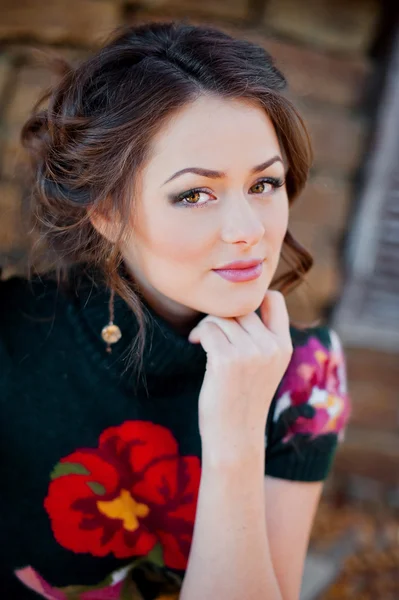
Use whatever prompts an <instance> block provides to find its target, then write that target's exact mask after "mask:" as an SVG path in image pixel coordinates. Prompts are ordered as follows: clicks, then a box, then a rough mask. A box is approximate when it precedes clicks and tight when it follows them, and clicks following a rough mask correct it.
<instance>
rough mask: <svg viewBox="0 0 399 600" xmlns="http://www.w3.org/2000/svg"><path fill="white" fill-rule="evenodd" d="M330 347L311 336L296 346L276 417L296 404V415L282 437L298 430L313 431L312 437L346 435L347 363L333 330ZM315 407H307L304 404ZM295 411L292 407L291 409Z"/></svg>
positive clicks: (287, 436) (289, 437)
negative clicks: (304, 408) (302, 344)
mask: <svg viewBox="0 0 399 600" xmlns="http://www.w3.org/2000/svg"><path fill="white" fill-rule="evenodd" d="M330 339H331V349H329V350H328V349H327V348H325V347H324V346H323V345H322V344H321V343H320V341H319V340H318V339H317V338H316V337H315V336H312V337H310V338H309V340H308V343H307V344H306V345H304V346H298V347H297V348H295V351H294V353H293V356H292V358H291V362H290V364H289V366H288V369H287V371H286V373H285V375H284V379H283V381H282V385H281V387H280V389H279V398H278V400H277V402H276V406H275V411H274V415H273V420H274V421H278V419H279V418H280V417H281V415H282V413H283V412H284V411H285V410H287V409H289V408H294V407H296V409H297V410H296V411H295V413H294V414H295V416H296V418H295V419H293V420H290V422H289V425H288V428H287V431H286V434H285V436H284V439H283V441H284V442H288V441H289V440H290V439H291V438H292V437H293V436H295V435H297V434H310V435H311V437H312V438H314V437H317V436H319V435H325V434H328V433H336V434H338V435H339V437H340V438H342V436H343V431H344V428H345V425H346V423H347V421H348V419H349V416H350V401H349V397H348V394H347V383H346V367H345V361H344V355H343V351H342V347H341V343H340V340H339V338H338V336H337V334H336V333H335V331H332V330H330ZM305 405H306V406H309V407H312V408H313V410H312V411H309V409H307V410H306V415H304V414H301V412H302V413H303V412H305V411H304V410H303V407H304V406H305ZM291 412H293V411H291Z"/></svg>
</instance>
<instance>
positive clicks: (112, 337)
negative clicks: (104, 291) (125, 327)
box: [101, 289, 122, 353]
mask: <svg viewBox="0 0 399 600" xmlns="http://www.w3.org/2000/svg"><path fill="white" fill-rule="evenodd" d="M114 299H115V291H114V290H113V289H111V295H110V298H109V323H108V325H106V326H105V327H103V329H102V331H101V337H102V338H103V340H104V342H106V344H107V352H109V353H111V352H112V348H111V344H116V342H119V340H120V339H121V337H122V332H121V330H120V329H119V327H118V325H115V323H114Z"/></svg>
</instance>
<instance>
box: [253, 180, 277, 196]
mask: <svg viewBox="0 0 399 600" xmlns="http://www.w3.org/2000/svg"><path fill="white" fill-rule="evenodd" d="M272 189H273V185H272V184H271V183H269V182H267V181H258V183H255V185H253V186H252V188H251V190H254V191H253V192H252V193H254V194H264V193H265V192H270V191H271V190H272Z"/></svg>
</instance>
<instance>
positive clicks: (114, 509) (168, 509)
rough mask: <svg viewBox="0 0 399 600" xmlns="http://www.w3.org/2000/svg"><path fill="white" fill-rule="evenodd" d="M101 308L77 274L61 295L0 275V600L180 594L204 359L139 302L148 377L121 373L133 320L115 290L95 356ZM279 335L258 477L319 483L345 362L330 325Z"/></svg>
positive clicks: (104, 297)
mask: <svg viewBox="0 0 399 600" xmlns="http://www.w3.org/2000/svg"><path fill="white" fill-rule="evenodd" d="M108 301H109V292H108V291H107V289H106V288H105V287H103V286H102V285H98V286H93V284H92V283H91V282H90V280H89V279H86V278H83V279H81V280H80V282H79V284H76V285H74V287H73V290H72V292H70V291H69V292H68V291H67V290H66V289H63V288H59V287H57V284H56V283H55V282H54V281H53V280H52V279H51V278H36V279H34V280H33V281H32V282H27V281H26V280H24V279H23V278H18V277H13V278H11V279H9V280H8V281H2V282H1V283H0V482H1V488H0V489H1V491H0V540H1V543H0V591H1V593H0V597H1V598H2V599H3V598H4V599H5V600H34V599H35V598H38V597H40V596H41V597H44V598H50V599H52V598H54V599H56V600H63V599H65V600H67V599H70V600H72V599H73V600H79V599H81V600H93V599H95V600H102V599H108V600H110V599H117V598H121V599H125V598H128V599H129V600H134V599H137V600H139V599H141V600H143V599H145V600H151V599H155V598H160V597H161V595H163V594H167V593H169V594H171V596H170V597H171V598H172V597H177V593H178V589H179V587H180V586H181V581H182V578H183V577H184V572H185V569H186V567H187V561H188V555H189V550H190V544H191V539H192V533H193V526H194V521H195V511H196V501H197V495H198V488H199V483H200V477H201V438H200V433H199V427H198V397H199V392H200V389H201V385H202V382H203V378H204V373H205V366H206V353H205V351H204V350H203V348H202V346H201V345H200V344H191V343H190V342H189V341H188V339H187V337H186V336H183V335H180V334H179V333H177V332H176V331H175V330H174V329H173V328H172V327H171V326H170V325H169V324H168V323H167V322H166V321H165V320H164V319H163V318H161V317H160V316H159V315H158V314H157V313H156V312H155V311H154V310H153V309H152V308H151V307H150V306H149V305H148V304H147V303H146V302H145V300H143V303H144V306H145V308H146V309H147V311H148V313H149V315H150V318H151V325H152V326H151V328H150V329H149V331H148V334H147V339H146V346H145V352H144V373H145V376H146V377H145V380H144V379H143V380H141V379H140V380H138V379H137V378H135V377H132V372H133V369H131V368H130V367H129V365H128V363H127V358H128V354H129V348H130V347H131V343H132V340H134V338H135V335H136V334H137V322H136V320H135V317H134V314H133V313H132V311H131V310H130V309H129V308H128V306H127V305H126V303H125V302H124V301H123V300H122V299H121V298H120V297H118V296H117V297H116V299H115V317H114V322H115V323H116V324H118V326H119V327H120V329H121V331H122V338H121V340H120V341H119V342H117V343H116V344H115V345H114V346H113V348H112V353H111V354H110V353H108V352H106V345H105V343H104V341H103V339H102V338H101V330H102V328H103V327H104V325H106V324H107V322H108ZM258 311H259V309H258ZM258 311H257V312H258ZM258 314H259V312H258ZM290 332H291V337H292V341H293V347H294V351H293V354H292V358H291V361H290V364H289V366H288V368H287V370H286V372H285V374H284V376H283V378H282V380H281V382H280V385H279V387H278V389H277V391H276V394H275V396H274V398H273V401H272V404H271V408H270V411H269V414H268V418H267V426H266V431H265V474H266V475H269V476H272V477H278V478H282V479H288V480H293V481H322V480H324V479H325V478H326V477H327V475H328V473H329V471H330V468H331V464H332V461H333V457H334V453H335V451H336V448H337V443H338V442H339V440H340V439H341V438H342V434H343V431H344V429H345V424H346V422H347V419H348V415H349V400H348V394H347V389H346V374H345V362H344V356H343V353H342V348H341V345H340V341H339V338H338V336H337V334H336V333H335V332H334V331H333V330H331V329H329V328H328V327H326V326H319V327H312V328H308V329H305V330H302V329H301V330H300V329H297V328H295V327H292V326H291V328H290ZM243 518H245V515H243ZM37 594H39V595H37ZM173 594H175V596H173Z"/></svg>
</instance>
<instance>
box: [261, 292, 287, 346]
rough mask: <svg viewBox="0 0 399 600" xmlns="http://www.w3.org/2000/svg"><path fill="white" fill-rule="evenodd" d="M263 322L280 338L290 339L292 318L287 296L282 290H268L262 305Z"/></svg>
mask: <svg viewBox="0 0 399 600" xmlns="http://www.w3.org/2000/svg"><path fill="white" fill-rule="evenodd" d="M260 313H261V317H262V321H263V323H264V324H265V325H266V327H267V328H268V329H269V330H270V331H271V332H272V333H274V335H276V336H277V337H279V338H280V339H284V340H287V339H290V338H291V336H290V330H289V327H290V319H289V315H288V310H287V305H286V303H285V298H284V296H283V294H282V293H281V292H278V291H276V290H268V291H267V292H266V295H265V298H264V300H263V302H262V304H261V307H260Z"/></svg>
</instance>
